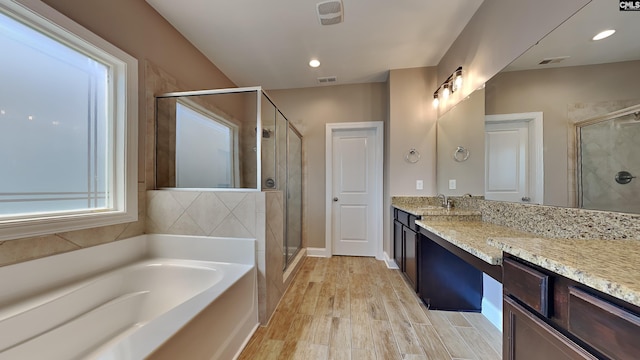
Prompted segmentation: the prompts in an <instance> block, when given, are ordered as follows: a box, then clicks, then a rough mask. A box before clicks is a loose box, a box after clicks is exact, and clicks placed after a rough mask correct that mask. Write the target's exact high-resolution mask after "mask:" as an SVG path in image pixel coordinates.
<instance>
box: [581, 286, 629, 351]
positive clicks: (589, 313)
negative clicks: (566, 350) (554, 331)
mask: <svg viewBox="0 0 640 360" xmlns="http://www.w3.org/2000/svg"><path fill="white" fill-rule="evenodd" d="M569 331H570V332H571V333H572V334H574V335H575V336H577V337H578V338H580V339H581V340H583V341H584V342H586V343H587V344H589V345H590V346H592V347H594V348H595V349H596V350H598V351H600V352H601V353H602V354H604V355H606V356H608V357H611V358H613V359H638V356H639V354H640V341H639V340H640V317H639V316H638V315H636V314H634V313H632V312H630V311H627V310H626V309H623V308H620V307H618V306H616V305H614V304H611V303H609V302H608V301H605V300H603V299H601V298H598V297H596V296H594V295H591V294H589V293H587V292H585V291H583V290H580V289H578V288H575V287H571V288H569Z"/></svg>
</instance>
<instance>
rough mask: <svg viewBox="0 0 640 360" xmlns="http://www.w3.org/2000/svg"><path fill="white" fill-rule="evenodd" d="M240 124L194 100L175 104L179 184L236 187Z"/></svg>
mask: <svg viewBox="0 0 640 360" xmlns="http://www.w3.org/2000/svg"><path fill="white" fill-rule="evenodd" d="M236 142H237V126H236V125H234V124H232V123H230V122H228V121H226V120H224V119H222V118H221V117H219V116H217V115H215V114H213V113H211V112H210V111H207V110H206V109H204V108H202V107H200V106H198V105H196V104H195V103H193V102H191V101H186V100H179V101H178V102H177V104H176V186H177V187H182V188H229V187H237V186H238V185H239V184H236V183H235V182H236V179H238V174H237V171H236V168H237V161H235V158H236V157H235V153H236V151H235V148H236V146H237V145H236Z"/></svg>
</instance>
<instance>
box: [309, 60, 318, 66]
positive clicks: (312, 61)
mask: <svg viewBox="0 0 640 360" xmlns="http://www.w3.org/2000/svg"><path fill="white" fill-rule="evenodd" d="M309 66H311V67H313V68H316V67H318V66H320V61H318V60H317V59H313V60H311V61H309Z"/></svg>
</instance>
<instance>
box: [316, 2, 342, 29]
mask: <svg viewBox="0 0 640 360" xmlns="http://www.w3.org/2000/svg"><path fill="white" fill-rule="evenodd" d="M316 10H317V12H318V20H320V24H321V25H335V24H339V23H341V22H342V18H343V16H342V1H340V0H329V1H323V2H320V3H317V4H316Z"/></svg>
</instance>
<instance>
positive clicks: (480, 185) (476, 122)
mask: <svg viewBox="0 0 640 360" xmlns="http://www.w3.org/2000/svg"><path fill="white" fill-rule="evenodd" d="M458 146H462V147H464V148H465V149H467V150H469V158H468V159H467V160H466V161H462V162H457V161H455V160H454V158H453V153H454V151H455V150H456V149H457V147H458ZM437 151H438V166H437V169H436V173H437V179H438V180H437V184H438V186H437V189H438V193H441V194H445V195H447V196H450V195H463V194H466V193H469V194H471V195H484V89H480V90H476V91H475V92H474V93H473V94H471V95H470V96H469V97H468V98H467V99H466V100H463V101H462V102H460V103H458V104H457V105H456V106H455V107H454V108H453V109H451V110H449V111H448V112H447V113H446V114H444V115H443V116H441V117H440V118H439V119H438V150H437ZM458 156H459V157H462V154H460V155H458ZM451 179H455V180H456V183H457V185H456V189H455V190H449V180H451Z"/></svg>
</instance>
